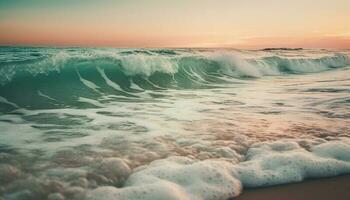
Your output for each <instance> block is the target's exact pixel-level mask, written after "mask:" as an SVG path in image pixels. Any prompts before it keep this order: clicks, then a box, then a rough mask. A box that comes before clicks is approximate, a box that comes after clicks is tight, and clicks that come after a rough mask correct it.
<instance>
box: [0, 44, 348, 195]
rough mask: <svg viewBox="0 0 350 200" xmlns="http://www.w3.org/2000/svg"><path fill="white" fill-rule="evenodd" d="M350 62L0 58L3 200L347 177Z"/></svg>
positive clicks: (281, 56) (227, 54) (44, 53)
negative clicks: (337, 176) (343, 175)
mask: <svg viewBox="0 0 350 200" xmlns="http://www.w3.org/2000/svg"><path fill="white" fill-rule="evenodd" d="M349 55H350V50H339V51H336V50H323V49H265V50H235V49H114V48H44V47H33V48H30V47H0V199H1V198H3V199H5V200H13V199H21V200H22V199H33V200H34V199H35V200H40V199H50V200H54V199H55V200H62V199H89V200H94V199H102V200H109V199H120V200H124V199H126V200H139V199H140V200H141V199H144V200H163V199H166V200H227V199H231V198H233V197H236V196H238V195H240V194H241V193H242V191H243V190H244V189H245V188H256V187H266V186H271V185H279V184H285V183H292V182H300V181H302V180H305V179H309V178H321V177H330V176H336V175H340V174H346V173H350V58H349Z"/></svg>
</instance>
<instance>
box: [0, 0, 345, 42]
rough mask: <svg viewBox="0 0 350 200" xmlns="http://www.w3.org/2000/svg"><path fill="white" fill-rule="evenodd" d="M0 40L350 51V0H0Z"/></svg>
mask: <svg viewBox="0 0 350 200" xmlns="http://www.w3.org/2000/svg"><path fill="white" fill-rule="evenodd" d="M0 45H19V46H22V45H25V46H46V45H47V46H93V47H95V46H96V47H132V48H134V47H225V48H245V49H256V48H264V47H303V48H350V0H0Z"/></svg>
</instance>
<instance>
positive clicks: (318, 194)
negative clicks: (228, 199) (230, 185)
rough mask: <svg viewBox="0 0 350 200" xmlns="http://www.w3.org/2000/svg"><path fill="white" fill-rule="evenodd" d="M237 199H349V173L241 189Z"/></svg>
mask: <svg viewBox="0 0 350 200" xmlns="http://www.w3.org/2000/svg"><path fill="white" fill-rule="evenodd" d="M234 199H237V200H281V199H283V200H309V199H317V200H330V199H337V200H349V199H350V174H347V175H341V176H335V177H329V178H321V179H308V180H305V181H303V182H299V183H290V184H284V185H276V186H270V187H263V188H251V189H243V192H242V194H241V195H239V196H238V197H236V198H234Z"/></svg>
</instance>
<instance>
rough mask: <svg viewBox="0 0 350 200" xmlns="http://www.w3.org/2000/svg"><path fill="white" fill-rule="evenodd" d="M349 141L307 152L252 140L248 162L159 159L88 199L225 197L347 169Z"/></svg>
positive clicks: (291, 145) (291, 144)
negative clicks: (119, 184)
mask: <svg viewBox="0 0 350 200" xmlns="http://www.w3.org/2000/svg"><path fill="white" fill-rule="evenodd" d="M349 151H350V145H348V144H346V143H344V142H342V141H332V142H325V143H323V144H320V145H316V146H314V147H312V151H307V150H305V149H304V148H302V147H301V146H300V145H299V144H298V143H297V142H294V141H277V142H265V143H259V144H255V145H253V146H252V147H251V148H250V149H249V150H248V152H247V154H246V161H244V162H241V163H239V164H232V163H230V162H227V161H222V160H210V159H209V160H205V161H197V160H193V159H190V158H185V157H169V158H167V159H164V160H157V161H154V162H152V163H151V164H149V165H147V166H144V167H141V168H139V169H138V170H136V171H135V172H134V173H133V174H131V176H130V177H129V179H128V180H127V181H126V183H125V185H124V187H123V188H114V187H99V188H97V189H95V190H94V191H92V192H90V193H89V194H88V196H87V199H91V200H94V199H103V200H109V199H135V200H136V199H174V200H182V199H195V200H221V199H222V200H226V199H228V198H231V197H234V196H237V195H239V194H240V193H241V190H242V187H261V186H269V185H276V184H283V183H291V182H299V181H302V180H304V179H306V178H319V177H327V176H335V175H339V174H344V173H350V162H349V160H348V159H349V158H348V153H349Z"/></svg>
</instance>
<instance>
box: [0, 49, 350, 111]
mask: <svg viewBox="0 0 350 200" xmlns="http://www.w3.org/2000/svg"><path fill="white" fill-rule="evenodd" d="M10 53H11V52H10ZM10 53H8V52H7V54H10ZM12 53H13V52H12ZM3 54H4V53H3ZM5 55H6V54H5ZM13 55H15V56H12V57H11V56H7V58H8V59H7V60H4V59H2V60H1V61H0V89H1V93H0V96H2V97H4V98H6V99H12V100H13V101H15V103H19V104H27V102H28V103H29V102H30V104H31V105H33V103H37V104H38V105H45V106H48V105H46V103H43V101H44V102H47V101H49V102H50V105H51V106H53V105H54V106H57V105H59V103H58V102H63V104H64V105H65V104H67V103H68V104H69V105H72V104H76V102H77V100H78V99H81V98H91V97H92V98H96V97H98V96H101V94H114V95H118V96H124V97H134V98H138V97H139V96H138V94H139V93H140V92H143V91H147V90H159V89H186V88H212V87H217V85H220V84H222V83H230V82H237V81H240V80H248V79H251V78H259V77H263V76H271V75H272V76H274V75H285V74H303V73H315V72H321V71H325V70H330V69H333V68H340V67H344V66H346V65H348V64H349V63H350V59H349V57H348V56H347V55H345V54H340V53H332V54H329V55H325V56H321V57H316V58H312V57H285V56H280V55H277V54H272V55H264V56H255V57H245V56H243V55H242V54H241V53H239V52H229V51H215V50H210V51H191V50H187V51H185V50H125V51H118V52H112V51H98V50H96V51H90V50H84V49H71V50H65V51H62V50H57V51H54V52H43V51H40V50H35V51H34V52H33V51H30V52H18V51H14V53H13ZM23 95H25V96H26V97H25V98H22V97H23ZM54 100H56V101H57V102H54ZM21 101H23V102H22V103H20V102H21ZM74 102H75V103H74Z"/></svg>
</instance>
